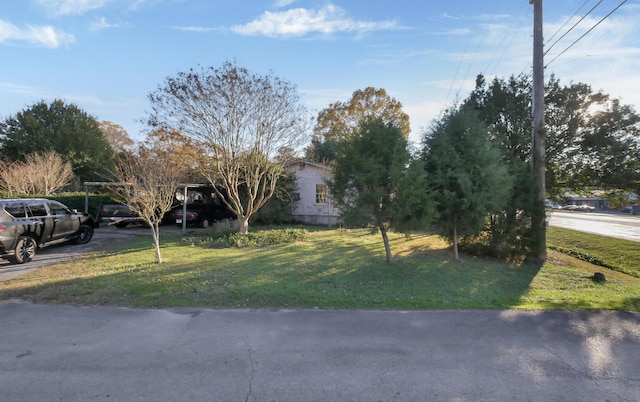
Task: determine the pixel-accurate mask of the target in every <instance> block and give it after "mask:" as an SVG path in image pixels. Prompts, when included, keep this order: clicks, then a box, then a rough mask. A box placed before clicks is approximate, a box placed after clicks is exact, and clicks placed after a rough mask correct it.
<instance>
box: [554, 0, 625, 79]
mask: <svg viewBox="0 0 640 402" xmlns="http://www.w3.org/2000/svg"><path fill="white" fill-rule="evenodd" d="M626 2H627V0H623V1H622V3H620V4H618V6H617V7H616V8H614V9H613V10H611V12H609V14H607V15H605V16H604V17H602V19H601V20H600V21H598V22H597V23H596V24H595V25H594V26H592V27H591V28H589V30H588V31H587V32H585V33H584V34H582V36H580V37H579V38H578V39H576V40H575V41H573V43H572V44H570V45H569V46H567V48H566V49H564V50H563V51H562V52H560V54H558V55H557V56H556V57H554V58H553V59H552V60H551V61H550V62H549V63H547V65H545V66H544V67H545V68H547V67H548V66H549V64H551V63H553V62H554V61H555V60H556V59H557V58H558V57H560V56H562V55H563V54H564V53H565V52H566V51H567V50H569V49H571V47H573V45H575V44H576V43H578V42H579V41H580V40H581V39H582V38H584V37H585V36H587V35H588V34H589V32H591V31H593V30H594V29H595V27H597V26H598V25H600V23H602V21H604V20H606V19H607V18H609V16H610V15H611V14H613V13H614V12H616V11H617V10H618V9H619V8H620V7H622V5H623V4H624V3H626Z"/></svg>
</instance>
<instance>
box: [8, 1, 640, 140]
mask: <svg viewBox="0 0 640 402" xmlns="http://www.w3.org/2000/svg"><path fill="white" fill-rule="evenodd" d="M621 3H624V4H622V6H621V7H620V8H619V9H618V10H617V11H615V12H614V13H613V14H611V15H610V16H609V17H608V18H605V19H604V20H602V19H603V17H605V16H606V15H607V14H608V13H609V12H611V11H612V10H614V9H615V8H616V7H617V6H619V5H620V4H621ZM594 6H595V8H594ZM543 9H544V36H545V43H546V48H545V50H547V51H548V54H547V56H546V58H545V62H546V64H548V67H547V70H546V73H547V76H548V75H549V74H551V73H554V74H556V76H557V77H558V78H559V79H560V80H561V82H562V83H564V84H569V83H571V82H584V83H587V84H589V85H591V86H592V87H593V89H594V90H600V89H601V90H603V91H604V92H606V93H609V94H610V95H612V96H615V97H621V98H622V100H623V102H624V103H626V104H631V105H634V107H635V108H636V110H637V111H638V110H640V0H627V1H626V2H624V0H602V1H601V0H586V1H585V0H544V4H543ZM591 9H593V11H591V12H590V13H589V11H590V10H591ZM587 14H588V15H587ZM585 15H587V16H586V17H585V18H584V19H583V20H582V21H581V22H580V23H578V24H577V25H576V26H575V28H573V29H572V30H571V31H570V32H569V33H568V34H566V35H565V36H564V37H562V36H563V35H564V34H565V33H566V32H567V31H568V30H569V28H571V27H572V26H573V25H574V24H576V23H577V22H578V21H579V20H580V19H581V18H582V17H584V16H585ZM601 20H602V22H600V23H599V25H597V26H596V27H595V28H593V30H592V31H591V32H590V33H589V34H587V35H586V36H585V37H584V38H583V39H581V40H579V41H578V42H577V43H576V44H575V45H574V46H573V47H570V48H569V49H568V50H566V51H565V49H566V48H567V47H569V46H570V45H571V44H572V43H573V42H574V41H575V40H576V39H578V38H579V37H580V36H581V35H583V34H584V33H585V32H587V31H588V30H589V29H591V28H592V27H593V26H594V25H596V24H597V23H598V22H599V21H601ZM532 24H533V6H532V5H530V4H529V0H486V1H481V0H466V1H463V0H449V1H416V0H395V1H393V2H390V1H378V0H367V1H363V0H350V1H346V0H326V1H325V0H309V1H307V0H264V1H259V0H20V1H4V2H3V4H2V6H0V118H1V119H4V118H6V117H8V116H9V115H13V114H15V113H17V112H19V111H21V110H23V109H25V108H27V107H29V106H31V105H33V104H34V103H36V102H39V101H40V100H46V101H51V100H53V99H56V98H60V99H63V100H65V101H67V102H71V103H75V104H77V105H78V106H79V107H81V108H82V109H83V110H85V111H86V112H88V113H89V114H91V115H93V116H94V117H96V118H97V119H98V120H108V121H111V122H113V123H117V124H120V125H121V126H123V127H124V128H126V129H127V131H128V132H129V135H130V136H131V137H132V138H134V139H136V140H140V139H142V134H141V132H142V130H143V129H144V126H143V125H142V124H140V123H139V122H138V121H139V120H140V119H142V118H143V117H144V115H145V111H146V110H148V109H149V104H148V101H147V95H148V94H149V93H150V92H152V91H154V90H155V89H156V88H157V87H158V85H160V84H162V82H163V81H164V79H165V78H166V77H167V76H173V75H175V74H176V73H178V72H180V71H186V70H188V69H189V68H192V67H197V66H198V65H202V66H214V67H219V66H221V65H222V63H223V62H224V61H226V60H231V61H233V60H235V61H236V62H237V64H238V65H240V66H242V67H246V68H248V69H249V70H251V71H252V72H255V73H260V74H267V73H270V72H273V74H274V75H276V76H278V77H280V78H283V79H284V80H286V81H289V82H291V83H293V84H295V85H296V86H297V87H298V90H299V93H300V95H301V97H302V100H303V103H304V104H305V105H306V106H307V107H308V108H309V109H310V110H311V111H312V112H313V113H314V114H316V113H317V112H318V111H319V110H321V109H322V108H324V107H327V106H328V105H329V104H330V103H331V102H335V101H338V100H340V101H346V100H348V99H349V98H350V96H351V94H352V93H353V91H355V90H357V89H364V88H365V87H367V86H374V87H377V88H384V89H385V90H386V91H387V93H388V94H389V95H390V96H392V97H394V98H396V99H397V100H399V101H400V102H401V103H402V104H403V105H404V110H405V112H407V113H408V114H409V116H410V118H411V126H412V134H411V139H413V140H417V139H419V138H420V134H421V132H422V131H423V130H424V128H426V127H428V125H429V124H430V122H431V121H432V119H433V118H435V117H437V116H438V114H439V113H440V112H441V111H442V110H443V109H444V108H446V107H448V106H449V105H451V104H452V102H454V101H455V100H456V98H458V99H463V98H465V97H466V96H467V95H468V93H469V91H470V90H471V89H473V86H474V80H475V77H476V75H477V74H479V73H483V74H485V75H486V76H488V77H493V76H500V77H508V76H510V75H518V74H521V73H525V74H527V73H529V72H530V71H531V59H532V30H533V28H532ZM554 34H555V36H554ZM558 39H559V40H558ZM563 51H565V52H564V53H563V54H561V55H560V53H561V52H563ZM556 56H558V57H557V58H556Z"/></svg>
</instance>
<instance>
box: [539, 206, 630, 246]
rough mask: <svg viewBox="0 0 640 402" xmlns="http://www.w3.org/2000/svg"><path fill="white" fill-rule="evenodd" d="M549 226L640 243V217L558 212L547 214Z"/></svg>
mask: <svg viewBox="0 0 640 402" xmlns="http://www.w3.org/2000/svg"><path fill="white" fill-rule="evenodd" d="M547 216H548V220H549V226H555V227H559V228H565V229H572V230H576V231H579V232H585V233H594V234H599V235H602V236H607V237H615V238H618V239H625V240H631V241H637V242H640V217H638V216H631V215H621V214H607V213H598V212H560V211H553V212H550V213H548V214H547Z"/></svg>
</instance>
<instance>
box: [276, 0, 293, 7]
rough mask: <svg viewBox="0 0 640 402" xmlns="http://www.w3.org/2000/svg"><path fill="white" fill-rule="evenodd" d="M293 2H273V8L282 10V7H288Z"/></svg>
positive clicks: (287, 0) (289, 0) (278, 0)
mask: <svg viewBox="0 0 640 402" xmlns="http://www.w3.org/2000/svg"><path fill="white" fill-rule="evenodd" d="M295 2H296V0H275V2H274V6H275V7H277V8H282V7H286V6H289V5H291V4H293V3H295Z"/></svg>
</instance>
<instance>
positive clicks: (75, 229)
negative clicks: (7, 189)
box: [0, 198, 95, 264]
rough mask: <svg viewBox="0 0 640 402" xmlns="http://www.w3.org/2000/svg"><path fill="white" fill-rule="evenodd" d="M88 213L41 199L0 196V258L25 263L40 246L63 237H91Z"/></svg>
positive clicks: (76, 239) (77, 239) (83, 240)
mask: <svg viewBox="0 0 640 402" xmlns="http://www.w3.org/2000/svg"><path fill="white" fill-rule="evenodd" d="M94 226H95V225H94V221H93V218H91V216H90V215H88V214H82V213H78V212H76V211H75V210H74V211H71V210H69V208H67V207H66V206H65V205H64V204H62V203H60V202H58V201H53V200H47V199H43V198H24V199H0V257H1V258H6V259H8V260H9V261H11V262H13V263H15V264H21V263H24V262H29V261H31V259H33V257H34V256H35V255H36V250H37V249H38V248H40V247H44V246H48V245H51V244H54V243H59V242H63V241H67V240H71V241H73V242H74V243H75V244H85V243H87V242H89V240H91V238H92V237H93V228H94Z"/></svg>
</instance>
